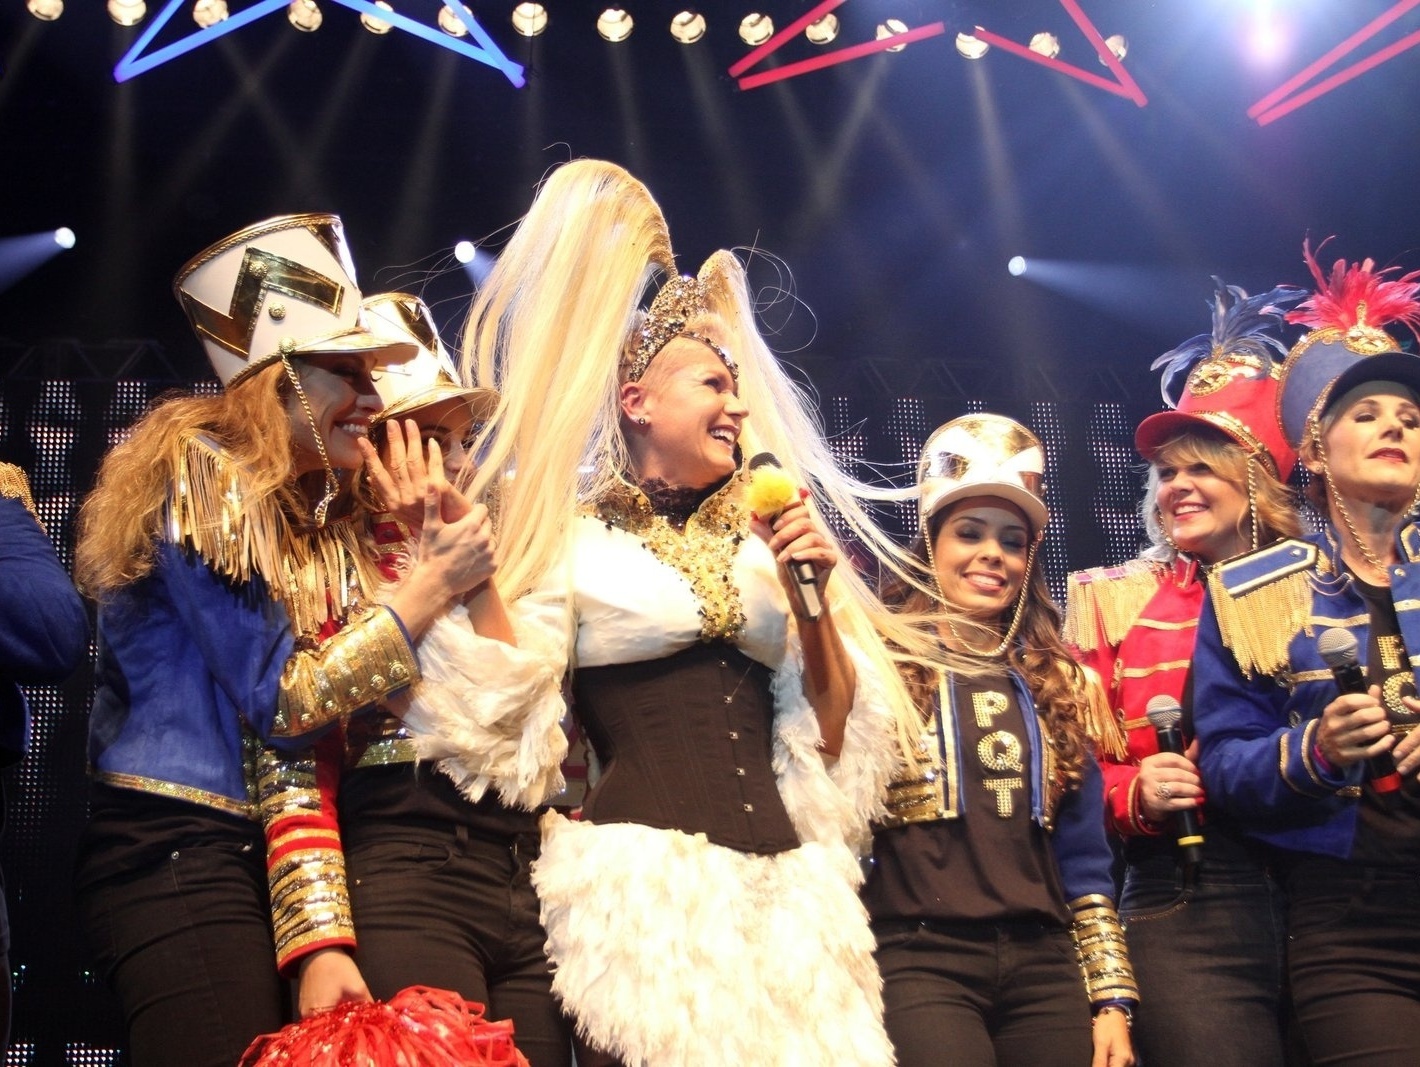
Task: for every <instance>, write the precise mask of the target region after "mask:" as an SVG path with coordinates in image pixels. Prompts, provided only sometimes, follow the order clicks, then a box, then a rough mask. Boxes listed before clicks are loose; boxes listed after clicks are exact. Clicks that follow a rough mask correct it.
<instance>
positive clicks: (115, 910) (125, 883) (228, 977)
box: [78, 840, 287, 1067]
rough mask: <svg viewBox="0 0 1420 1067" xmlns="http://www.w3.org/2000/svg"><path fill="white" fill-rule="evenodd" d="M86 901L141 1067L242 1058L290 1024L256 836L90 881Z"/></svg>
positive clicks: (226, 1063) (89, 925)
mask: <svg viewBox="0 0 1420 1067" xmlns="http://www.w3.org/2000/svg"><path fill="white" fill-rule="evenodd" d="M78 904H79V911H80V917H81V920H82V922H83V925H84V930H85V933H86V935H87V937H88V940H89V945H90V947H91V948H92V949H93V952H94V954H95V957H96V961H97V963H98V965H99V967H100V968H101V970H102V973H103V974H104V977H105V979H106V980H107V981H108V983H109V985H110V986H111V987H112V988H113V989H114V991H115V992H116V993H117V994H118V999H119V1002H120V1004H121V1006H122V1009H123V1017H124V1021H125V1022H126V1024H127V1027H128V1051H129V1056H130V1059H131V1062H132V1063H133V1067H233V1064H235V1063H236V1062H237V1060H238V1059H239V1058H240V1057H241V1054H242V1053H243V1052H244V1051H245V1050H246V1047H247V1046H248V1045H249V1044H250V1043H251V1041H252V1039H253V1038H255V1037H257V1036H258V1035H259V1034H264V1033H272V1032H274V1031H276V1030H279V1029H281V1027H282V1026H283V1025H284V1024H285V1023H286V1021H287V1019H286V1013H285V1007H286V1004H287V994H286V990H285V984H284V983H283V982H281V981H280V979H278V978H277V976H276V957H275V954H274V950H273V947H272V935H271V907H270V904H269V903H268V898H267V889H266V868H265V857H264V856H263V855H262V854H261V851H260V848H259V847H257V846H253V845H252V844H251V842H250V840H247V841H245V842H239V841H236V840H233V841H232V842H229V843H228V842H218V843H210V844H205V845H201V846H195V847H191V848H181V849H177V850H175V851H173V852H172V853H171V854H170V855H169V856H168V857H166V858H165V860H164V861H162V862H160V863H158V864H156V865H154V866H153V867H151V868H149V869H147V870H143V871H138V872H135V873H133V874H132V875H125V876H122V877H118V878H110V879H107V880H106V881H103V882H99V883H97V884H93V885H89V886H88V887H86V888H85V889H83V890H82V891H81V892H80V894H79V898H78Z"/></svg>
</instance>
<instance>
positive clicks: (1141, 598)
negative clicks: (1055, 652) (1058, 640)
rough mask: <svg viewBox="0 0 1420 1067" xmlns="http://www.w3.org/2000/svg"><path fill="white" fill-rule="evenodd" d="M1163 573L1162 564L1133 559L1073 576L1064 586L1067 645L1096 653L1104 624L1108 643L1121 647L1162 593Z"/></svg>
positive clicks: (1094, 568)
mask: <svg viewBox="0 0 1420 1067" xmlns="http://www.w3.org/2000/svg"><path fill="white" fill-rule="evenodd" d="M1164 571H1165V568H1164V564H1162V563H1158V562H1154V561H1151V560H1144V559H1131V560H1130V561H1129V562H1128V563H1122V564H1120V565H1119V566H1118V567H1093V568H1091V569H1090V570H1087V571H1076V572H1075V573H1074V574H1072V575H1070V578H1069V580H1068V581H1067V582H1066V586H1065V629H1064V637H1065V641H1066V643H1067V644H1071V645H1074V646H1075V647H1076V648H1078V649H1080V650H1081V651H1083V652H1093V651H1095V649H1097V648H1098V647H1099V633H1100V626H1101V625H1103V626H1104V636H1105V640H1106V641H1108V642H1109V643H1110V644H1111V645H1117V644H1119V642H1121V641H1123V640H1124V635H1125V634H1127V633H1128V632H1129V629H1130V627H1132V626H1133V625H1134V623H1135V622H1137V621H1138V619H1139V615H1140V613H1141V612H1143V610H1144V606H1145V605H1146V604H1148V603H1149V601H1150V600H1152V599H1153V598H1154V594H1155V593H1157V592H1158V591H1159V582H1160V581H1161V580H1162V578H1163V575H1164Z"/></svg>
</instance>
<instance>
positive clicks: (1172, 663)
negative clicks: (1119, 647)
mask: <svg viewBox="0 0 1420 1067" xmlns="http://www.w3.org/2000/svg"><path fill="white" fill-rule="evenodd" d="M1193 625H1194V626H1197V625H1198V624H1197V623H1196V622H1195V623H1194V624H1193ZM1192 663H1193V660H1191V659H1171V660H1169V661H1168V662H1167V663H1155V664H1154V665H1153V666H1152V667H1125V668H1124V669H1123V670H1121V671H1120V672H1119V676H1120V677H1121V678H1147V677H1149V676H1150V675H1151V674H1158V673H1159V672H1160V671H1179V670H1183V669H1184V668H1186V667H1188V666H1190V665H1192Z"/></svg>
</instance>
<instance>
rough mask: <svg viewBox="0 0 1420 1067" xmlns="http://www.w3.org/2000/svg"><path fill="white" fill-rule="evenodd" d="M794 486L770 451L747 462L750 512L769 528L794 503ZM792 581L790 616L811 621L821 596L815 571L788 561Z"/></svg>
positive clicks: (805, 562)
mask: <svg viewBox="0 0 1420 1067" xmlns="http://www.w3.org/2000/svg"><path fill="white" fill-rule="evenodd" d="M794 496H795V491H794V483H793V482H792V481H790V480H789V476H788V475H786V474H785V473H784V468H783V467H781V466H780V465H779V460H778V459H777V458H775V455H774V453H773V452H761V453H759V455H757V456H755V457H754V458H753V459H751V460H750V461H749V499H750V507H751V510H753V511H754V513H755V514H756V515H758V516H759V517H760V518H761V519H763V520H764V521H765V522H767V523H769V524H770V525H771V526H772V525H774V520H775V519H776V518H778V516H779V513H780V512H781V511H783V510H784V509H785V508H786V507H788V506H789V505H790V504H792V503H793V502H794ZM787 566H788V568H789V576H790V577H791V578H793V579H794V580H793V582H791V583H790V589H792V590H793V596H794V614H795V615H797V616H799V618H801V619H807V620H809V621H810V622H813V621H814V620H815V619H817V618H818V617H819V616H820V615H822V614H823V597H822V596H821V595H820V594H819V589H818V571H816V570H814V565H813V564H812V563H810V562H808V560H790V561H789V562H788V564H787Z"/></svg>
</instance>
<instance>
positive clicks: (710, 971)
mask: <svg viewBox="0 0 1420 1067" xmlns="http://www.w3.org/2000/svg"><path fill="white" fill-rule="evenodd" d="M542 828H543V844H542V855H541V857H540V858H539V859H538V860H537V861H536V863H535V864H534V866H533V885H534V887H535V888H536V889H537V892H538V897H539V899H540V900H541V902H542V921H543V924H544V926H545V927H546V929H547V938H548V939H547V946H548V955H549V957H550V958H551V960H552V962H553V965H554V968H555V970H554V973H553V990H554V992H555V993H556V994H557V995H558V996H559V997H560V998H561V1000H562V1002H563V1004H564V1006H565V1007H566V1008H567V1009H568V1010H569V1011H570V1012H571V1014H572V1017H573V1019H574V1020H575V1022H576V1024H577V1027H578V1030H579V1031H580V1032H581V1033H582V1034H583V1035H584V1036H585V1037H586V1038H587V1039H588V1040H589V1041H590V1042H591V1043H592V1044H593V1045H594V1046H596V1047H598V1048H601V1049H604V1050H605V1051H607V1052H610V1053H612V1054H613V1055H615V1056H617V1057H618V1058H620V1059H621V1060H622V1061H623V1062H625V1063H626V1064H627V1067H669V1065H674V1067H729V1065H732V1064H733V1065H738V1064H772V1065H774V1067H798V1065H802V1067H822V1065H828V1064H853V1065H855V1067H875V1065H884V1067H885V1065H890V1064H891V1063H892V1062H893V1053H892V1046H891V1044H890V1043H889V1041H888V1038H887V1033H886V1032H885V1031H884V1029H883V1026H882V993H881V981H880V979H879V977H878V971H877V966H876V965H875V963H874V961H873V936H872V933H871V931H870V930H869V929H868V918H867V913H866V912H865V911H864V909H863V906H862V904H861V903H860V902H859V900H858V896H857V893H856V886H857V884H858V882H859V881H860V880H861V873H860V871H859V869H858V865H857V863H856V861H854V859H853V858H852V856H851V855H850V854H849V852H848V850H847V849H845V848H843V847H842V846H833V845H819V844H805V845H802V846H800V847H799V848H796V849H793V850H792V851H789V852H784V853H780V854H778V855H774V856H756V855H752V854H747V853H741V852H736V851H734V850H733V849H727V848H722V847H720V846H718V845H712V844H710V843H709V842H707V841H706V840H705V838H704V837H703V836H699V835H697V836H691V835H689V834H683V833H679V832H677V831H673V830H656V829H652V828H650V827H646V826H641V825H637V824H634V823H607V824H592V823H582V822H573V821H570V820H568V819H565V818H563V817H561V816H560V815H556V814H554V813H549V814H548V815H545V816H544V817H543V820H542Z"/></svg>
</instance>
